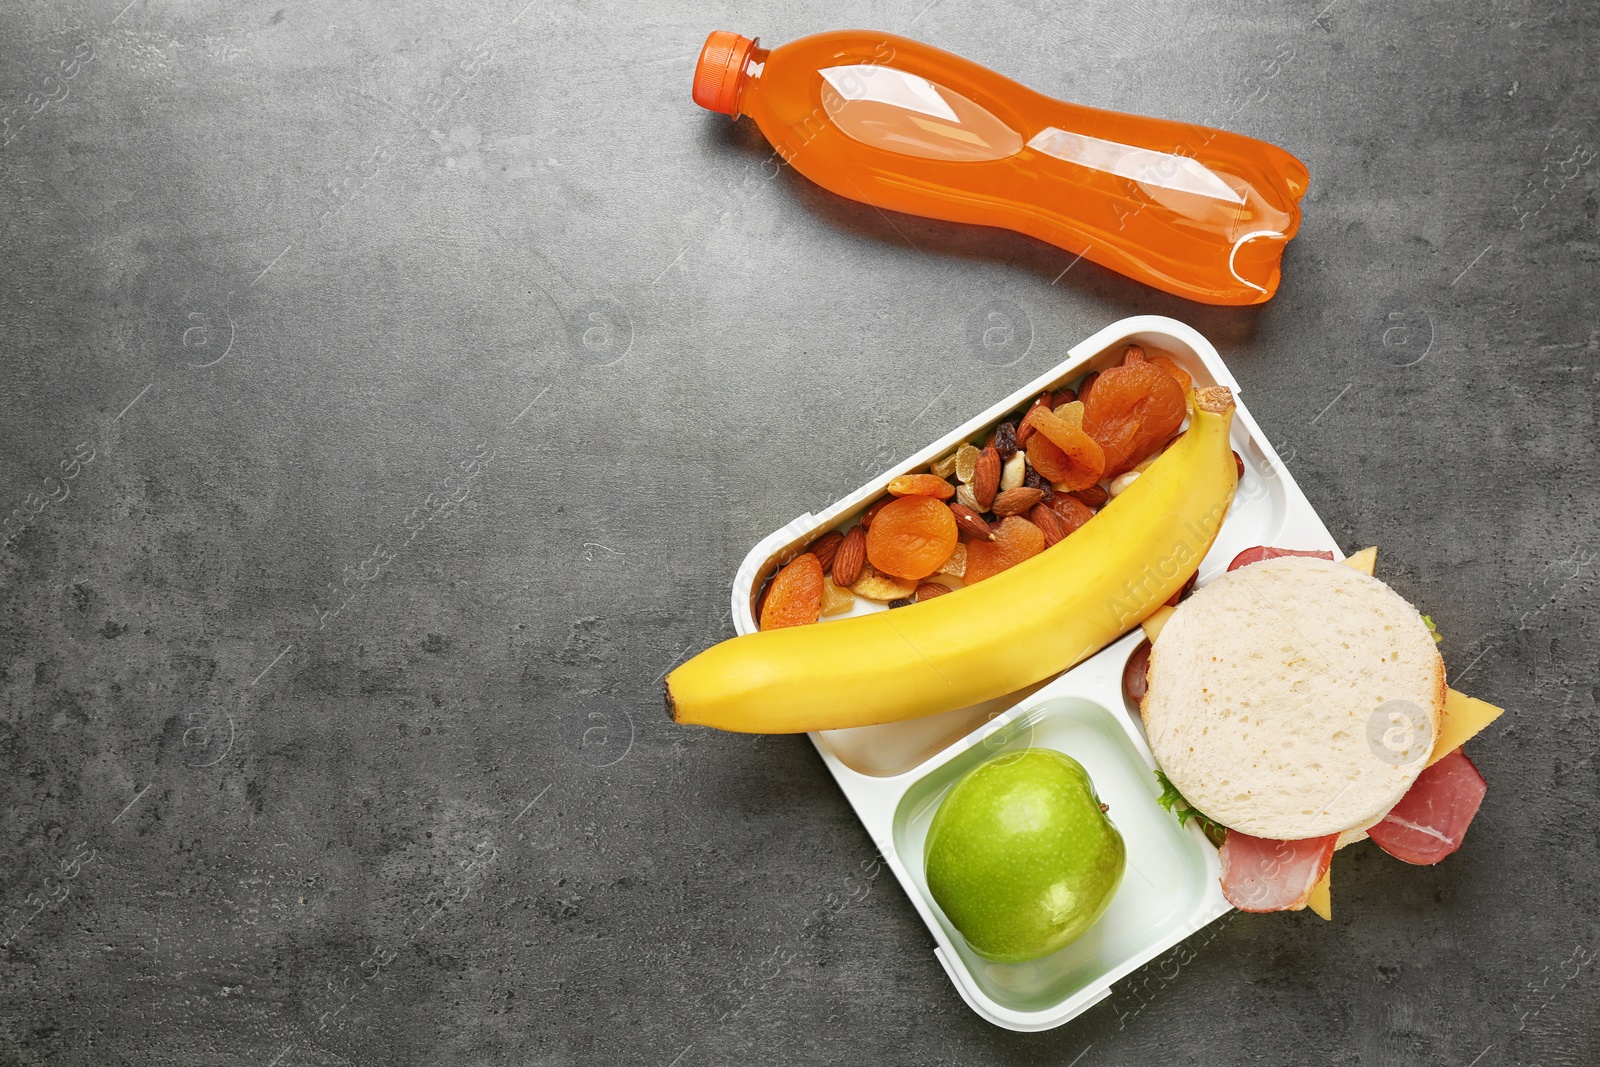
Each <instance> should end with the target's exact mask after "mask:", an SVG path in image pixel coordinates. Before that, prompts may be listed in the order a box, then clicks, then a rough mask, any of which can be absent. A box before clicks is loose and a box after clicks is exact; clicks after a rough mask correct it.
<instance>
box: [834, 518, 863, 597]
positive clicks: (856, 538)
mask: <svg viewBox="0 0 1600 1067" xmlns="http://www.w3.org/2000/svg"><path fill="white" fill-rule="evenodd" d="M866 562H867V528H866V527H865V526H852V527H850V530H849V532H848V533H846V534H845V535H844V537H842V538H840V540H839V547H838V548H837V549H835V550H834V554H833V584H834V585H844V586H850V585H855V584H856V582H857V581H859V580H860V578H861V567H862V565H863V564H865V563H866Z"/></svg>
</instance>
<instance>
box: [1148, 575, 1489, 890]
mask: <svg viewBox="0 0 1600 1067" xmlns="http://www.w3.org/2000/svg"><path fill="white" fill-rule="evenodd" d="M1376 556H1377V551H1376V549H1368V550H1366V551H1365V552H1362V553H1358V554H1357V555H1356V556H1354V557H1351V558H1350V559H1348V560H1345V561H1344V562H1343V563H1336V562H1334V560H1333V558H1332V553H1326V552H1321V553H1318V552H1310V553H1307V552H1293V551H1286V550H1281V549H1269V548H1258V549H1251V550H1249V551H1247V552H1245V553H1242V554H1241V555H1240V556H1239V557H1238V558H1237V559H1235V560H1234V562H1233V564H1232V565H1231V566H1230V567H1229V570H1228V572H1227V573H1226V574H1224V575H1221V576H1219V577H1218V578H1216V579H1215V580H1213V581H1211V582H1209V583H1207V584H1206V585H1204V586H1202V587H1200V588H1199V589H1197V590H1195V591H1194V593H1193V594H1192V595H1190V596H1188V597H1187V598H1185V599H1183V600H1181V601H1180V602H1179V603H1178V604H1177V605H1176V606H1174V607H1170V608H1165V609H1162V611H1160V612H1158V613H1157V615H1156V616H1154V617H1152V619H1151V620H1150V622H1149V623H1148V624H1147V626H1146V632H1147V635H1148V636H1149V637H1150V644H1149V647H1148V666H1147V667H1145V669H1144V672H1143V677H1142V678H1139V679H1137V680H1136V682H1135V683H1133V684H1130V696H1133V697H1135V698H1137V703H1138V705H1139V710H1140V714H1141V716H1142V718H1143V720H1144V728H1145V734H1146V736H1147V737H1148V738H1149V742H1150V749H1151V752H1152V753H1153V754H1154V756H1155V759H1156V763H1157V764H1158V765H1159V767H1160V775H1161V780H1162V785H1163V786H1165V788H1166V793H1165V795H1164V796H1163V797H1162V804H1163V806H1165V807H1168V808H1169V809H1170V810H1172V811H1174V812H1175V813H1177V814H1178V816H1179V818H1180V819H1182V820H1183V821H1184V822H1188V821H1189V820H1190V819H1198V820H1199V822H1200V825H1201V827H1202V829H1204V830H1205V831H1206V833H1207V835H1208V836H1210V837H1211V839H1212V840H1213V842H1215V843H1217V844H1218V845H1219V847H1220V853H1221V862H1222V892H1223V895H1224V896H1225V897H1226V898H1227V899H1228V901H1229V903H1231V904H1233V905H1234V906H1235V907H1237V908H1239V909H1241V910H1243V911H1258V912H1264V911H1285V910H1299V909H1301V908H1305V907H1307V906H1309V907H1311V908H1312V909H1313V910H1314V911H1316V912H1317V913H1318V914H1319V915H1321V916H1322V917H1323V918H1331V916H1332V906H1331V896H1330V881H1331V880H1330V874H1329V872H1330V870H1331V864H1332V860H1333V855H1334V852H1335V851H1336V850H1337V849H1339V848H1342V847H1345V846H1347V845H1350V844H1353V843H1355V842H1357V841H1361V840H1363V839H1367V838H1370V839H1371V840H1372V841H1373V842H1374V843H1375V844H1376V845H1377V846H1378V847H1379V848H1381V849H1383V850H1384V851H1385V852H1387V853H1389V854H1390V855H1392V856H1394V857H1396V858H1397V859H1400V860H1403V861H1405V862H1407V863H1414V864H1433V863H1437V862H1439V861H1440V860H1442V859H1444V858H1445V857H1446V856H1448V855H1450V854H1451V853H1453V852H1454V851H1455V850H1456V849H1457V848H1459V847H1460V846H1461V843H1462V841H1463V839H1464V838H1465V835H1466V832H1467V828H1468V826H1469V825H1470V824H1471V822H1472V819H1473V816H1474V815H1475V814H1476V813H1477V810H1478V806H1479V804H1480V803H1481V802H1482V800H1483V796H1484V793H1485V791H1486V789H1487V786H1486V784H1485V782H1484V779H1483V777H1482V775H1480V774H1479V773H1478V771H1477V768H1476V767H1474V766H1473V764H1472V761H1471V760H1470V759H1468V758H1467V756H1466V754H1465V753H1464V752H1462V750H1461V746H1462V743H1463V742H1464V741H1466V740H1467V739H1468V738H1470V737H1471V736H1473V735H1474V734H1476V733H1477V732H1478V731H1479V730H1481V729H1483V727H1484V726H1487V725H1488V724H1489V723H1490V722H1492V721H1493V720H1494V719H1495V718H1496V717H1497V716H1498V715H1499V714H1500V709H1499V708H1495V707H1493V706H1492V705H1489V704H1486V703H1484V702H1482V701H1478V700H1473V699H1472V698H1471V697H1466V696H1464V695H1462V694H1459V693H1456V692H1454V691H1452V690H1450V689H1449V688H1448V686H1447V685H1446V683H1445V668H1444V660H1443V657H1441V656H1440V654H1439V647H1438V643H1437V642H1438V635H1437V633H1436V632H1435V630H1434V628H1433V625H1432V621H1431V620H1430V619H1428V618H1427V617H1425V616H1423V615H1422V614H1420V613H1419V612H1418V611H1417V609H1416V608H1414V607H1413V606H1412V605H1411V604H1409V603H1407V602H1406V600H1405V599H1404V598H1403V597H1401V596H1400V595H1399V594H1398V593H1396V592H1395V591H1394V590H1392V589H1390V588H1389V587H1388V586H1387V585H1385V584H1384V583H1383V582H1382V581H1380V580H1378V579H1377V578H1376V577H1373V575H1372V567H1373V564H1374V562H1375V560H1376ZM1143 651H1144V650H1143V649H1141V652H1143ZM1138 683H1142V684H1138Z"/></svg>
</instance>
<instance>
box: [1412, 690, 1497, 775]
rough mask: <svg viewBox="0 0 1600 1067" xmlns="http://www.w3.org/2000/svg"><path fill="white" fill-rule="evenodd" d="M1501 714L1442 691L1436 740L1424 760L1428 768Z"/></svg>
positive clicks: (1483, 703)
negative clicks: (1429, 754)
mask: <svg viewBox="0 0 1600 1067" xmlns="http://www.w3.org/2000/svg"><path fill="white" fill-rule="evenodd" d="M1503 711H1504V709H1503V708H1497V707H1495V706H1494V705H1493V704H1490V703H1489V702H1487V701H1484V700H1479V699H1478V698H1477V697H1469V696H1467V695H1466V694H1465V693H1458V692H1456V691H1455V690H1454V689H1450V690H1446V691H1445V695H1444V714H1443V715H1441V716H1440V717H1439V739H1438V740H1437V741H1435V742H1434V743H1433V755H1432V756H1429V757H1428V766H1430V767H1431V766H1433V765H1434V764H1435V763H1438V762H1439V761H1440V760H1442V759H1444V758H1445V757H1446V756H1448V755H1449V754H1450V753H1452V752H1454V751H1455V750H1456V749H1458V748H1460V747H1461V746H1462V745H1464V744H1466V743H1467V742H1468V741H1470V740H1472V738H1474V737H1476V736H1477V734H1478V732H1479V731H1480V730H1482V729H1483V728H1484V727H1485V726H1488V725H1489V724H1490V723H1492V722H1494V721H1495V720H1496V719H1498V718H1499V717H1500V716H1501V714H1502V712H1503Z"/></svg>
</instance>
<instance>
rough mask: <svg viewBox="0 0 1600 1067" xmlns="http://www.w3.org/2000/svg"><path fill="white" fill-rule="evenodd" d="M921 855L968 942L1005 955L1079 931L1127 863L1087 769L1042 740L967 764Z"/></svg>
mask: <svg viewBox="0 0 1600 1067" xmlns="http://www.w3.org/2000/svg"><path fill="white" fill-rule="evenodd" d="M924 855H925V856H926V860H925V868H924V869H925V871H926V874H927V878H928V888H929V890H931V891H932V892H933V899H934V900H935V901H937V902H938V904H939V907H941V908H943V909H944V913H945V915H946V916H948V917H949V919H950V921H951V923H953V924H954V925H955V928H956V929H957V930H960V931H961V935H962V936H963V937H965V938H966V939H967V944H969V945H971V946H972V948H973V951H975V952H977V953H978V954H979V955H981V956H985V957H987V958H989V959H992V960H997V961H1000V962H1003V963H1020V962H1021V961H1023V960H1032V959H1038V958H1039V957H1040V956H1045V955H1049V954H1050V953H1052V952H1054V951H1056V950H1057V949H1059V948H1062V947H1063V946H1065V945H1068V944H1070V943H1072V942H1073V941H1075V940H1077V939H1078V938H1079V937H1080V936H1082V934H1083V932H1084V931H1085V930H1087V929H1089V927H1091V926H1093V925H1094V923H1095V921H1096V920H1098V919H1099V918H1100V916H1101V915H1103V914H1104V913H1105V910H1106V908H1107V907H1108V906H1109V905H1110V904H1111V898H1112V896H1114V895H1115V894H1116V892H1117V886H1118V885H1120V884H1121V883H1122V872H1123V869H1124V868H1125V867H1126V866H1127V849H1126V846H1124V845H1123V842H1122V835H1121V834H1120V833H1118V832H1117V828H1116V827H1115V826H1114V825H1112V823H1111V820H1110V819H1108V818H1106V814H1105V810H1104V808H1103V805H1101V803H1100V798H1099V797H1098V796H1096V795H1095V791H1094V783H1093V782H1092V781H1090V780H1089V772H1088V771H1085V770H1084V769H1083V765H1082V764H1080V763H1079V762H1078V761H1077V760H1075V759H1073V758H1072V757H1071V756H1068V755H1066V754H1064V753H1061V752H1056V751H1054V750H1052V749H1038V748H1031V749H1027V750H1025V751H1022V752H1008V753H1005V754H1004V755H1000V756H996V757H995V758H993V759H991V760H987V761H986V762H984V763H982V764H979V765H978V766H977V767H975V768H973V769H972V770H971V771H969V772H967V774H966V775H964V776H963V777H962V779H961V780H960V781H959V782H957V783H956V784H955V788H953V789H951V790H950V792H949V794H948V795H946V797H945V798H944V801H943V802H942V803H941V804H940V805H939V810H938V811H937V812H935V813H934V816H933V824H932V825H931V826H930V827H929V828H928V842H927V846H926V849H925V851H924Z"/></svg>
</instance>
